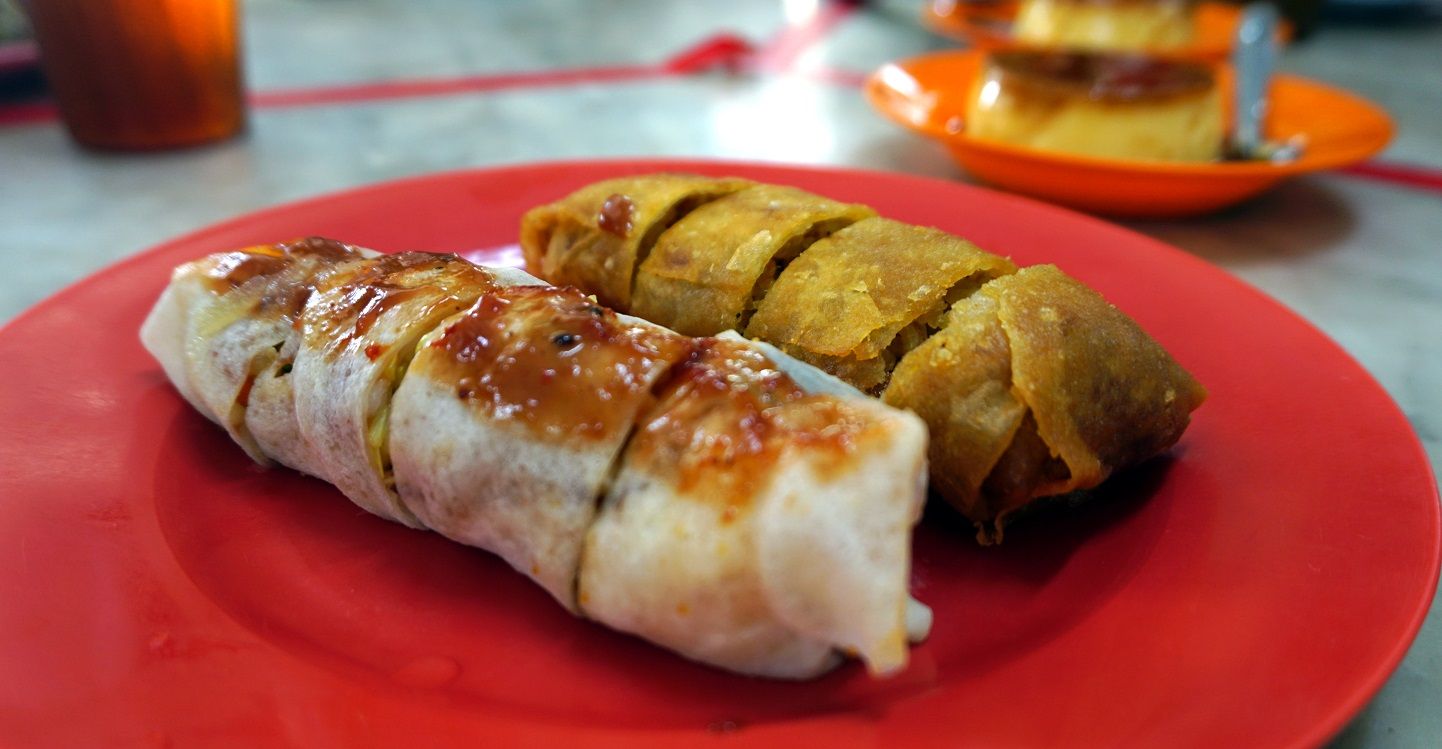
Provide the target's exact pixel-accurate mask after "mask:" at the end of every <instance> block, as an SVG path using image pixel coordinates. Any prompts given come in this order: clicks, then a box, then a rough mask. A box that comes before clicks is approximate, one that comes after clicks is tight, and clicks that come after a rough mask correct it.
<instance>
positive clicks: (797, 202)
mask: <svg viewBox="0 0 1442 749" xmlns="http://www.w3.org/2000/svg"><path fill="white" fill-rule="evenodd" d="M875 215H876V212H875V211H873V210H871V209H870V208H867V207H866V206H863V205H853V204H847V203H840V202H837V201H834V200H830V199H828V198H823V197H821V196H819V195H813V194H811V193H808V192H804V191H802V190H798V189H796V188H794V187H780V186H775V185H755V186H753V187H749V188H747V189H745V190H741V191H739V192H735V193H732V194H730V195H727V196H725V197H722V198H719V199H717V200H714V201H712V202H710V203H707V204H706V205H703V206H701V207H700V208H697V209H696V210H694V211H692V212H691V213H689V214H687V215H686V216H685V217H683V218H682V219H681V220H679V221H677V222H676V223H675V225H674V226H672V227H671V228H669V229H667V230H666V231H665V232H664V233H662V234H661V236H660V239H658V240H657V242H656V246H655V248H654V249H652V250H651V253H650V254H649V255H648V256H647V257H646V259H645V260H644V261H643V262H642V263H641V266H640V268H639V269H638V270H637V271H636V289H635V296H634V297H633V298H632V300H631V311H632V312H634V313H635V314H636V315H639V316H641V317H644V318H646V319H648V320H666V321H667V325H668V326H669V327H671V328H672V329H674V330H675V331H676V332H678V333H683V334H685V335H715V334H717V333H720V332H722V331H724V330H732V329H735V330H745V329H746V323H747V322H748V321H749V320H750V317H751V314H752V313H753V312H754V311H755V305H756V303H758V302H759V301H760V300H761V299H762V298H763V297H764V296H765V295H766V291H767V290H768V289H769V288H770V286H771V284H772V283H773V282H774V281H775V280H776V276H777V273H778V272H779V271H780V269H782V268H784V267H785V266H786V264H787V263H789V262H790V261H791V260H793V259H794V258H795V257H796V256H797V255H799V254H801V252H802V251H803V250H805V249H806V248H807V247H810V246H811V245H812V244H813V243H814V242H816V241H817V240H819V239H822V238H824V237H827V236H830V235H831V234H833V233H835V232H836V231H838V230H840V229H844V228H846V227H847V226H850V225H851V224H853V223H855V222H857V221H860V220H861V219H864V218H869V217H871V216H875Z"/></svg>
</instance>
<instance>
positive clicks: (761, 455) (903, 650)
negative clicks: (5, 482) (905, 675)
mask: <svg viewBox="0 0 1442 749" xmlns="http://www.w3.org/2000/svg"><path fill="white" fill-rule="evenodd" d="M141 338H142V341H143V342H144V343H145V345H146V347H147V349H149V350H150V352H151V353H152V355H154V356H155V357H156V359H157V360H158V361H159V362H160V363H161V365H162V366H163V367H164V369H165V371H166V373H167V374H168V375H169V377H170V379H171V381H172V382H174V383H175V386H176V388H177V389H178V390H180V392H181V393H182V394H183V395H184V396H185V397H186V398H187V400H189V401H190V402H191V403H192V404H193V405H194V406H195V407H196V408H197V410H199V411H200V412H201V413H202V414H204V415H205V416H207V417H208V418H210V419H212V420H214V421H216V422H217V423H219V424H221V425H222V426H224V427H225V428H226V429H227V431H228V432H229V433H230V434H231V436H232V437H233V438H234V439H235V440H236V441H237V442H239V443H240V444H242V445H244V446H246V448H247V450H248V451H249V452H251V454H252V456H253V457H255V458H256V459H257V460H260V461H263V462H264V461H268V460H277V461H280V462H283V463H285V464H286V465H290V466H292V467H294V468H297V469H299V470H302V471H305V472H307V473H311V474H313V475H315V476H318V477H320V478H322V479H325V480H327V481H330V482H331V483H333V484H335V485H336V486H337V487H338V488H340V489H341V491H342V492H343V493H344V494H345V495H346V496H347V497H349V498H350V499H351V500H352V501H354V502H355V503H356V504H358V505H359V506H361V507H363V508H364V509H366V510H368V511H370V512H372V513H374V514H376V515H379V516H381V517H384V518H387V519H389V520H393V521H396V522H400V523H405V524H407V525H410V526H413V527H417V528H427V529H430V530H434V531H436V532H438V533H440V534H442V535H445V536H448V537H450V538H452V539H455V540H457V541H460V542H462V543H466V544H470V545H474V546H479V547H481V548H485V549H488V550H490V551H492V552H494V553H496V554H497V555H499V556H500V557H502V558H503V559H505V560H506V561H507V562H508V563H509V564H511V565H512V566H513V567H515V568H516V569H517V570H519V571H520V572H522V573H524V574H526V575H528V576H530V577H531V578H532V579H534V580H535V581H536V582H537V583H538V584H540V585H541V586H542V587H544V588H545V589H546V590H547V591H548V592H549V593H550V594H551V595H552V596H554V597H555V598H556V599H557V600H558V601H559V602H560V603H561V604H562V605H563V606H565V607H566V608H567V609H569V610H570V611H572V612H573V613H575V614H577V615H579V616H582V617H586V618H589V619H593V620H595V621H598V622H600V623H603V624H606V625H609V626H611V627H614V628H616V629H619V630H622V631H626V632H631V633H634V634H637V635H640V636H642V637H645V638H647V639H650V640H652V641H654V642H656V643H658V644H661V645H663V646H665V647H668V648H670V649H672V650H674V651H676V652H678V653H680V654H682V655H684V656H687V657H689V658H693V659H695V660H698V661H702V662H705V663H710V664H713V665H716V666H720V667H723V668H727V669H731V670H734V671H739V672H742V673H748V674H757V675H764V676H771V677H778V678H807V677H811V676H815V675H817V674H819V673H822V672H824V671H826V670H828V669H830V668H831V667H833V666H834V665H835V664H836V663H838V662H839V661H840V660H841V658H842V656H841V654H843V653H845V654H854V655H856V656H858V657H860V658H861V659H862V660H863V661H864V662H865V664H866V666H867V668H868V669H869V670H870V671H871V672H872V673H874V674H889V673H892V672H894V671H896V670H898V669H900V668H901V667H902V666H904V665H905V663H906V658H907V647H906V645H907V642H908V640H909V639H910V640H914V639H919V638H921V637H924V635H925V631H926V629H927V628H928V627H929V622H930V619H929V617H930V613H929V611H928V610H927V609H926V608H925V607H924V606H922V605H921V604H919V603H918V602H916V601H914V600H913V599H911V597H910V596H909V594H908V593H907V584H908V577H909V570H910V536H911V528H912V526H913V525H914V524H915V522H916V520H917V519H918V517H919V514H920V506H921V501H922V498H923V497H924V493H925V489H924V482H925V452H926V432H925V428H924V426H923V425H922V423H921V422H920V420H919V419H917V418H916V417H915V416H913V415H911V414H909V413H907V412H905V411H902V410H898V409H893V408H890V407H887V406H884V405H882V404H880V403H877V402H876V401H873V400H871V399H868V398H866V397H864V396H862V395H861V394H860V393H857V392H855V391H853V390H851V389H850V388H849V387H847V386H845V385H844V384H842V383H840V382H839V381H835V380H832V379H830V378H828V377H827V376H826V375H824V374H822V373H820V372H816V371H814V370H812V369H811V368H810V367H808V366H807V365H805V364H803V363H801V362H798V361H795V360H790V359H788V358H787V357H785V356H784V355H782V354H779V352H774V351H770V352H768V349H766V348H765V347H764V346H761V345H758V344H753V343H750V342H748V341H744V340H736V339H734V338H732V339H726V338H702V339H696V338H691V337H687V336H683V335H680V334H677V333H675V332H672V331H670V330H667V329H665V328H662V327H660V326H658V325H655V324H652V323H649V322H646V321H644V320H640V319H638V318H632V317H627V316H624V315H618V314H616V313H615V312H612V311H611V310H609V309H606V308H604V307H602V306H600V305H598V304H597V303H596V302H595V301H594V300H593V299H591V298H590V297H587V296H585V295H584V294H582V293H581V292H578V291H576V290H574V289H568V288H556V287H551V286H545V285H542V284H540V283H539V282H538V281H537V280H536V279H534V278H532V277H530V276H528V275H526V274H524V273H522V272H520V271H516V270H514V269H504V268H495V269H491V268H483V267H479V266H475V265H472V264H470V263H467V262H465V261H464V260H461V259H460V258H457V257H455V256H451V255H435V254H429V253H402V254H399V255H385V256H376V255H375V254H374V253H371V252H369V251H365V250H360V249H357V248H353V247H349V246H346V245H343V244H340V243H336V242H331V241H328V240H320V239H311V240H305V241H301V242H296V243H291V244H284V245H274V246H263V247H252V248H248V249H246V250H240V251H237V252H231V253H219V254H216V255H212V256H210V257H207V258H203V259H200V260H197V261H194V262H192V263H188V264H185V265H182V266H180V267H179V268H177V269H176V271H175V273H174V275H173V276H172V279H171V282H170V285H169V286H168V287H167V289H166V290H165V292H164V293H163V294H162V296H161V298H160V300H159V301H158V302H157V303H156V305H155V307H154V309H153V310H152V312H151V314H150V316H149V317H148V318H147V320H146V322H145V325H144V327H143V328H142V331H141ZM787 372H795V373H796V377H794V378H793V377H792V376H790V375H789V374H787ZM800 383H805V384H806V387H805V388H803V386H802V384H800Z"/></svg>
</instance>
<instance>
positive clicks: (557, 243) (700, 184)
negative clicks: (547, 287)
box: [521, 174, 750, 310]
mask: <svg viewBox="0 0 1442 749" xmlns="http://www.w3.org/2000/svg"><path fill="white" fill-rule="evenodd" d="M748 184H750V183H749V182H746V181H745V180H738V179H714V178H711V177H700V176H697V175H694V174H648V175H641V176H636V177H620V178H617V179H611V180H606V181H604V182H598V183H596V184H593V185H588V186H586V187H583V188H581V189H580V190H577V191H576V192H574V193H572V194H570V195H569V196H567V197H565V198H563V199H561V200H560V201H557V202H555V203H551V204H549V205H544V206H540V207H538V208H534V209H532V210H530V211H528V212H527V213H526V215H525V216H524V217H523V218H522V220H521V247H522V249H523V251H524V253H525V257H526V267H527V268H528V269H530V271H531V272H532V273H535V274H536V275H538V276H540V277H541V278H544V279H546V280H547V281H550V282H551V283H554V284H556V285H558V286H576V287H578V288H582V289H585V290H586V291H588V292H590V293H592V294H595V295H596V298H597V299H598V300H599V301H600V302H601V303H602V304H604V305H606V306H609V307H615V308H617V309H621V310H626V309H630V304H631V283H632V278H633V276H634V274H635V270H636V265H637V263H638V262H640V261H641V260H643V259H645V255H646V253H647V252H649V250H650V249H651V245H652V244H654V243H655V241H656V239H657V237H659V236H660V233H661V232H662V231H664V230H665V229H666V228H668V227H669V226H670V225H671V224H672V223H674V222H675V221H676V220H677V219H679V218H681V217H682V216H684V215H685V214H686V213H688V212H690V211H691V210H694V209H695V208H697V207H699V206H700V205H703V204H705V203H707V202H709V201H711V200H715V199H716V198H719V197H721V196H723V195H726V194H729V193H732V192H735V191H736V190H739V189H741V188H743V187H745V186H747V185H748Z"/></svg>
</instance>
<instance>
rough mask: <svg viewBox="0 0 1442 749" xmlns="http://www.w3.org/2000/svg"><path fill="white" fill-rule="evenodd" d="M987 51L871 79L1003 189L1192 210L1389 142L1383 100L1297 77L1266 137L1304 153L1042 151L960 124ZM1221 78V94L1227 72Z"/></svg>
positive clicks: (1125, 209)
mask: <svg viewBox="0 0 1442 749" xmlns="http://www.w3.org/2000/svg"><path fill="white" fill-rule="evenodd" d="M985 55H986V53H985V52H984V51H978V50H970V51H954V52H938V53H934V54H929V55H923V56H921V57H914V58H911V59H909V60H902V61H899V62H895V63H889V64H887V65H885V66H883V67H882V68H881V69H880V70H878V71H876V72H875V73H873V74H872V75H871V77H870V78H869V79H867V81H866V88H865V90H866V98H867V100H868V101H870V102H871V105H872V106H874V107H876V108H877V109H878V110H880V111H881V113H882V114H884V115H886V116H887V117H890V118H891V119H893V120H895V121H896V122H898V123H901V124H902V125H904V126H906V127H908V128H910V129H912V130H915V131H916V132H919V133H921V134H923V135H927V136H930V137H932V138H935V139H937V140H939V141H941V142H942V143H943V144H944V145H946V147H947V148H949V149H951V154H952V156H953V157H954V158H955V159H956V161H957V163H959V164H961V166H962V167H963V168H964V169H966V170H967V171H968V172H970V173H971V174H972V175H974V176H976V177H978V178H980V179H982V180H985V181H987V182H990V183H992V184H994V185H997V186H999V187H1004V188H1006V189H1008V190H1013V191H1016V192H1019V193H1025V194H1028V195H1032V196H1035V197H1038V198H1042V199H1045V200H1049V201H1051V202H1053V203H1060V204H1062V205H1068V206H1072V207H1075V208H1081V209H1083V210H1088V211H1094V212H1097V213H1105V214H1110V215H1114V216H1145V217H1163V216H1191V215H1197V214H1202V213H1207V212H1210V211H1214V210H1217V209H1219V208H1223V207H1225V206H1228V205H1232V204H1234V203H1238V202H1241V201H1243V200H1246V199H1247V198H1250V197H1252V196H1253V195H1256V194H1258V193H1260V192H1262V191H1263V190H1266V189H1267V188H1269V187H1271V186H1273V185H1275V184H1277V183H1278V182H1280V181H1282V180H1283V179H1286V178H1287V177H1290V176H1293V175H1296V174H1306V173H1308V172H1315V171H1320V170H1323V169H1334V168H1336V167H1340V166H1346V165H1348V164H1355V163H1357V162H1359V161H1363V160H1365V159H1367V158H1368V157H1369V156H1371V155H1373V154H1375V153H1377V152H1378V151H1380V150H1382V148H1383V147H1384V146H1386V145H1387V143H1388V142H1389V141H1391V140H1392V132H1393V125H1392V120H1391V118H1390V117H1388V116H1387V113H1386V112H1384V111H1382V110H1381V109H1380V108H1378V107H1377V106H1376V105H1374V104H1372V103H1371V102H1368V101H1366V100H1364V99H1361V98H1359V97H1356V96H1353V95H1351V94H1348V93H1346V92H1344V91H1341V90H1338V89H1335V88H1332V87H1330V86H1324V85H1322V84H1320V83H1315V82H1313V81H1309V80H1306V79H1304V78H1297V77H1294V76H1286V75H1282V76H1277V77H1276V78H1275V79H1274V80H1273V83H1272V92H1271V99H1272V111H1271V113H1270V116H1269V117H1268V121H1267V126H1266V131H1267V136H1268V137H1269V138H1273V139H1277V140H1288V139H1290V138H1293V137H1297V138H1301V139H1303V140H1304V141H1305V143H1306V150H1305V151H1304V152H1303V155H1302V157H1301V158H1299V159H1297V160H1295V161H1291V162H1287V163H1284V164H1274V163H1271V162H1263V161H1256V162H1211V163H1179V162H1160V161H1126V160H1122V159H1103V158H1096V157H1089V156H1077V155H1072V154H1065V153H1057V152H1051V151H1039V150H1036V149H1033V148H1026V147H1023V146H1015V145H1011V144H1007V143H999V142H996V141H988V140H980V139H977V138H973V137H970V136H969V135H967V133H966V129H965V127H964V126H963V123H962V114H963V113H964V112H965V111H966V97H967V94H968V92H969V91H970V90H971V82H972V80H973V79H974V78H975V77H976V75H977V74H978V72H979V71H980V70H981V65H982V60H983V59H984V57H985ZM1220 72H1221V75H1220V76H1219V78H1220V82H1221V85H1222V86H1223V88H1224V93H1229V90H1230V88H1231V75H1230V71H1229V70H1228V69H1227V68H1225V67H1223V68H1222V69H1221V70H1220Z"/></svg>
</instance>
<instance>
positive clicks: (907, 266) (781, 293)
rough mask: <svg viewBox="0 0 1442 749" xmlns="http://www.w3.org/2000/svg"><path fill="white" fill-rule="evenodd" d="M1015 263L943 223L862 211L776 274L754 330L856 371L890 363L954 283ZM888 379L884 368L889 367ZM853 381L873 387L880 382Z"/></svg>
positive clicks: (843, 371) (831, 365) (827, 365)
mask: <svg viewBox="0 0 1442 749" xmlns="http://www.w3.org/2000/svg"><path fill="white" fill-rule="evenodd" d="M1013 270H1015V266H1013V265H1012V264H1011V262H1010V261H1008V260H1007V259H1005V258H1002V257H998V256H996V255H991V254H988V253H985V252H982V251H981V250H979V249H977V248H976V246H975V245H973V244H971V243H970V242H967V241H966V240H963V239H961V238H959V237H956V236H953V235H951V234H947V233H945V232H942V231H940V230H937V229H931V228H926V227H920V226H912V225H910V224H903V223H901V222H898V221H891V220H889V219H883V218H871V219H866V220H863V221H859V222H857V223H855V224H852V225H851V226H849V227H847V228H845V229H843V230H841V231H839V232H837V233H835V234H833V235H831V236H830V237H827V238H826V239H823V240H821V241H819V242H817V243H816V244H814V245H812V246H811V247H810V248H808V249H807V250H805V251H803V252H802V253H801V256H800V257H798V258H797V259H796V260H794V261H792V262H791V264H790V265H788V266H787V267H786V270H785V271H784V272H782V274H781V276H780V277H779V278H777V279H776V282H775V283H774V284H773V285H772V287H771V290H770V291H769V293H767V295H766V298H765V299H763V300H762V301H761V304H760V306H759V307H758V308H757V310H756V315H755V317H753V318H751V323H750V325H748V326H747V328H746V335H747V336H749V337H753V338H760V339H762V340H766V341H770V342H772V343H775V344H777V345H779V346H781V347H782V349H783V350H785V351H786V352H787V353H790V354H793V355H795V356H797V357H798V358H801V359H803V360H806V361H808V362H811V363H813V364H816V365H817V366H820V367H822V368H823V369H827V370H828V371H831V372H832V373H833V374H836V375H837V376H840V377H842V378H843V379H849V380H851V378H849V377H848V376H847V371H848V370H849V369H851V368H852V367H854V366H859V367H863V368H865V371H871V370H875V369H877V368H878V367H879V368H880V369H881V371H883V372H885V371H886V370H888V369H889V368H890V367H889V362H888V361H887V360H886V359H885V358H884V357H883V356H882V355H883V353H884V352H886V350H887V348H888V347H889V346H890V345H891V343H892V340H893V339H894V338H896V336H897V334H898V333H900V332H901V331H902V329H904V328H906V327H907V326H908V325H911V324H912V323H914V322H916V321H917V320H918V319H920V318H922V317H923V316H924V315H926V314H927V313H929V312H934V311H944V309H945V307H944V304H945V301H946V296H947V293H948V292H949V291H951V290H952V288H953V287H955V286H957V285H958V284H961V283H962V282H963V281H964V280H966V279H968V278H972V277H976V278H977V279H991V278H995V277H997V276H1000V275H1004V274H1007V273H1010V272H1012V271H1013ZM882 380H883V381H884V375H883V377H882ZM851 381H852V384H854V385H856V386H857V387H861V388H863V389H872V390H874V389H875V387H877V385H879V384H880V383H878V382H857V381H855V380H851Z"/></svg>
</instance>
